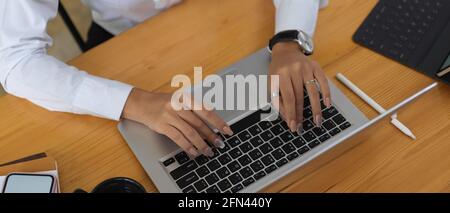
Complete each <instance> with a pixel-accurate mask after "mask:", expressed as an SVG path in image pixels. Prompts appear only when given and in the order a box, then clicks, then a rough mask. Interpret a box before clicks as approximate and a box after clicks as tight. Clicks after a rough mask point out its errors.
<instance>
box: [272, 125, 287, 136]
mask: <svg viewBox="0 0 450 213" xmlns="http://www.w3.org/2000/svg"><path fill="white" fill-rule="evenodd" d="M270 131H272V133H273V134H274V135H279V134H281V133H283V132H284V129H283V127H281V125H276V126H274V127H272V128H270Z"/></svg>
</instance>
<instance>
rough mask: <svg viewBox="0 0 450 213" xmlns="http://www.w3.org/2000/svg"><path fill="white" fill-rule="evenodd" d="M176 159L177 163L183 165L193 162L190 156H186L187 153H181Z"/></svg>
mask: <svg viewBox="0 0 450 213" xmlns="http://www.w3.org/2000/svg"><path fill="white" fill-rule="evenodd" d="M175 159H176V160H177V162H178V163H179V164H180V165H181V164H183V163H186V162H188V161H189V160H191V159H190V158H189V157H188V155H187V154H186V152H180V153H178V154H176V155H175Z"/></svg>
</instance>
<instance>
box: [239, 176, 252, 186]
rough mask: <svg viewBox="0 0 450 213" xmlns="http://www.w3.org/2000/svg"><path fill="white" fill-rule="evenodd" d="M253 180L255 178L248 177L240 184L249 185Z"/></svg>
mask: <svg viewBox="0 0 450 213" xmlns="http://www.w3.org/2000/svg"><path fill="white" fill-rule="evenodd" d="M254 182H255V179H253V178H249V179H246V180H244V181H243V182H242V185H244V186H250V185H251V184H252V183H254Z"/></svg>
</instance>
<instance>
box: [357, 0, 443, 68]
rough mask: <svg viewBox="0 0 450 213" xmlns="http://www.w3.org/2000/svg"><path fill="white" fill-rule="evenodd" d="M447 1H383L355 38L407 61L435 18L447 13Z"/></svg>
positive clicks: (400, 60) (386, 53) (379, 50)
mask: <svg viewBox="0 0 450 213" xmlns="http://www.w3.org/2000/svg"><path fill="white" fill-rule="evenodd" d="M448 3H449V2H448V0H384V1H381V2H380V3H379V4H378V5H377V6H376V7H375V8H374V10H373V11H372V12H371V14H370V15H369V17H368V18H367V20H366V21H365V22H364V23H363V25H362V26H361V27H360V29H358V32H357V33H356V34H355V36H354V39H355V41H357V42H358V43H360V44H362V45H364V46H367V47H369V48H370V49H373V50H375V51H377V52H380V53H382V54H384V55H386V56H388V57H390V58H392V59H394V60H396V61H399V62H401V63H404V64H405V63H407V62H408V60H409V58H410V57H411V56H412V55H413V54H414V53H415V51H416V47H417V46H418V45H419V44H420V43H421V41H422V40H423V39H424V37H425V36H426V34H427V32H429V31H430V29H431V27H432V26H433V25H435V24H436V20H437V19H438V18H439V17H441V16H442V15H443V14H445V13H448V11H446V10H445V5H446V4H448Z"/></svg>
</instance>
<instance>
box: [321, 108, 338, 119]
mask: <svg viewBox="0 0 450 213" xmlns="http://www.w3.org/2000/svg"><path fill="white" fill-rule="evenodd" d="M336 114H338V111H337V109H336V108H334V107H333V106H332V107H330V108H328V109H325V110H323V111H322V117H323V118H324V119H325V120H328V119H329V118H331V117H333V116H335V115H336Z"/></svg>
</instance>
